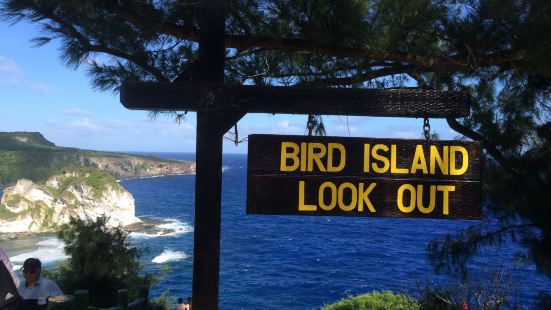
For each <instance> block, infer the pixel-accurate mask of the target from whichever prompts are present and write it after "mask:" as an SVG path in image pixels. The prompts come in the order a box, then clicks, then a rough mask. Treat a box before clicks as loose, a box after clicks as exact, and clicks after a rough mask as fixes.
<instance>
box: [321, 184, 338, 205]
mask: <svg viewBox="0 0 551 310" xmlns="http://www.w3.org/2000/svg"><path fill="white" fill-rule="evenodd" d="M326 188H329V190H330V191H331V201H330V202H329V204H326V203H325V189H326ZM318 203H319V205H320V208H322V209H323V210H325V211H331V210H333V209H334V208H335V206H336V205H337V187H336V186H335V184H333V183H331V182H323V184H321V186H320V188H319V190H318Z"/></svg>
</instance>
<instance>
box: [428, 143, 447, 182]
mask: <svg viewBox="0 0 551 310" xmlns="http://www.w3.org/2000/svg"><path fill="white" fill-rule="evenodd" d="M443 152H444V154H443V156H440V153H439V152H438V148H437V147H436V145H431V146H430V174H435V173H436V164H438V167H440V172H441V173H442V174H443V175H448V166H449V161H448V158H449V156H448V153H449V150H448V146H444V148H443Z"/></svg>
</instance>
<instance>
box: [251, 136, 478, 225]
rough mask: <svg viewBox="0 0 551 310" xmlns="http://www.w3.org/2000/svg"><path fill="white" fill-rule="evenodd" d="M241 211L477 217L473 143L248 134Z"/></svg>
mask: <svg viewBox="0 0 551 310" xmlns="http://www.w3.org/2000/svg"><path fill="white" fill-rule="evenodd" d="M248 141H249V150H248V171H247V181H248V183H247V214H274V215H325V216H327V215H343V216H374V217H417V218H442V219H480V218H481V215H482V210H481V183H480V180H481V166H480V165H481V160H480V144H479V143H478V142H463V141H426V140H403V139H371V138H345V137H311V136H280V135H251V136H249V139H248Z"/></svg>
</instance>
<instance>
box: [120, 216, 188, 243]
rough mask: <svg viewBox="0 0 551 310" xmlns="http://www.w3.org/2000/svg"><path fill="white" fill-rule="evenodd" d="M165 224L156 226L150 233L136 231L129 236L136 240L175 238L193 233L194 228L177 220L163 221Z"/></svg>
mask: <svg viewBox="0 0 551 310" xmlns="http://www.w3.org/2000/svg"><path fill="white" fill-rule="evenodd" d="M162 221H163V223H161V224H157V225H155V227H154V228H153V229H150V230H149V231H134V232H131V233H130V234H129V235H130V237H131V238H135V239H149V238H157V237H174V236H179V235H182V234H186V233H190V232H193V227H192V226H191V225H189V224H186V223H182V222H180V221H179V220H176V219H163V220H162Z"/></svg>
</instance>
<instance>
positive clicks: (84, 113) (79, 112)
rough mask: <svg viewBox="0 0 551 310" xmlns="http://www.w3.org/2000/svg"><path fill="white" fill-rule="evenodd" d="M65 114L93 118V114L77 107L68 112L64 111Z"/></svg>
mask: <svg viewBox="0 0 551 310" xmlns="http://www.w3.org/2000/svg"><path fill="white" fill-rule="evenodd" d="M63 114H65V115H74V116H80V117H90V116H92V112H89V111H86V110H84V109H81V108H77V107H74V108H70V109H67V110H65V111H63Z"/></svg>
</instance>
